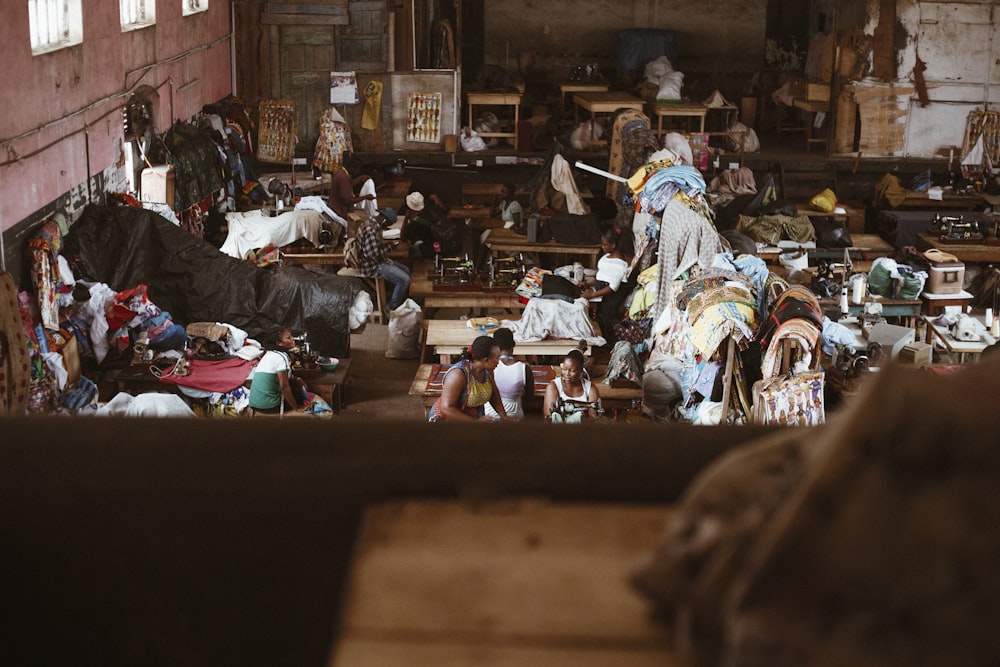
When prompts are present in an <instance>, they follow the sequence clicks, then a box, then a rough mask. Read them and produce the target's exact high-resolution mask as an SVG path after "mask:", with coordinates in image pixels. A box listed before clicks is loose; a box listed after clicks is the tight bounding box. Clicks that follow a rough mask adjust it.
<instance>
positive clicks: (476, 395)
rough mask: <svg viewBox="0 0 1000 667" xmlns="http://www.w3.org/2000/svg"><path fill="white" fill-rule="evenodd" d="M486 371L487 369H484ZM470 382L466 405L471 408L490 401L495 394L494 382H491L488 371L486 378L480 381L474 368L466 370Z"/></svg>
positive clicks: (467, 387)
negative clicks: (473, 370)
mask: <svg viewBox="0 0 1000 667" xmlns="http://www.w3.org/2000/svg"><path fill="white" fill-rule="evenodd" d="M484 372H485V371H484ZM466 377H467V378H468V383H467V384H466V394H465V396H466V398H465V405H466V407H469V408H478V407H481V406H483V405H486V404H487V403H489V402H490V397H491V396H493V383H492V382H490V375H489V373H488V372H486V380H484V381H483V382H480V381H479V380H477V379H476V376H475V374H474V373H473V372H472V369H471V368H469V369H467V371H466Z"/></svg>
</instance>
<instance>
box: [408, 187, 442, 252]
mask: <svg viewBox="0 0 1000 667" xmlns="http://www.w3.org/2000/svg"><path fill="white" fill-rule="evenodd" d="M428 200H429V201H428ZM445 210H446V209H445V206H444V204H443V203H442V202H441V199H440V197H438V196H437V195H430V196H429V197H428V198H427V199H425V198H424V195H423V194H422V193H420V192H411V193H410V194H408V195H406V215H405V216H404V221H403V232H402V235H403V238H404V239H406V240H407V241H409V242H410V255H411V256H413V257H433V256H434V252H435V250H434V241H435V240H436V239H435V237H434V225H436V224H437V223H439V222H441V221H442V220H444V219H445V217H446V213H445Z"/></svg>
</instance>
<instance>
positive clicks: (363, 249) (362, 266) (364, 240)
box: [355, 218, 391, 276]
mask: <svg viewBox="0 0 1000 667" xmlns="http://www.w3.org/2000/svg"><path fill="white" fill-rule="evenodd" d="M355 239H356V243H357V247H358V271H360V272H361V275H364V276H374V275H375V272H376V271H377V270H378V267H380V266H381V265H383V264H385V263H386V262H388V261H390V260H389V252H390V249H391V246H390V245H388V244H387V243H383V241H382V227H381V225H379V223H378V221H377V220H376V219H374V218H369V219H368V220H366V221H365V222H364V223H363V224H362V225H361V226H360V227H359V228H358V231H357V233H356V234H355Z"/></svg>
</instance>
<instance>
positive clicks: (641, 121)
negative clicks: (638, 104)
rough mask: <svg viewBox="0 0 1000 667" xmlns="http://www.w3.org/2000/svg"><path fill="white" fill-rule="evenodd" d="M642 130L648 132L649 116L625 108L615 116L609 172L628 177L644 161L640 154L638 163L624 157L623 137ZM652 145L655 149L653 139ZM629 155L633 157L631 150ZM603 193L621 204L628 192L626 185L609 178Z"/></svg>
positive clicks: (644, 157) (610, 147) (644, 158)
mask: <svg viewBox="0 0 1000 667" xmlns="http://www.w3.org/2000/svg"><path fill="white" fill-rule="evenodd" d="M642 130H645V131H646V132H649V117H648V116H646V114H644V113H642V112H641V111H636V110H635V109H626V110H624V111H622V112H621V113H620V114H618V115H617V116H616V117H615V124H614V127H613V129H612V130H611V145H610V146H609V159H608V172H609V173H612V174H615V175H616V176H621V177H623V178H628V177H629V176H631V175H632V174H633V173H634V172H635V170H636V169H638V168H639V167H640V166H641V165H642V164H643V163H645V161H646V156H645V155H643V156H642V158H641V159H640V160H639V161H638V163H634V162H633V163H629V162H627V161H626V158H625V146H624V138H625V137H626V136H628V135H630V134H632V133H633V132H640V131H642ZM653 145H654V150H655V146H656V142H655V141H654V142H653ZM630 157H632V158H633V159H634V155H631V151H630ZM605 194H606V195H607V196H608V197H610V198H611V199H614V200H615V203H617V204H622V203H624V201H625V198H626V197H627V196H628V194H629V192H628V187H627V186H626V185H625V184H624V183H620V182H618V181H616V180H614V179H610V178H609V179H608V184H607V187H606V189H605Z"/></svg>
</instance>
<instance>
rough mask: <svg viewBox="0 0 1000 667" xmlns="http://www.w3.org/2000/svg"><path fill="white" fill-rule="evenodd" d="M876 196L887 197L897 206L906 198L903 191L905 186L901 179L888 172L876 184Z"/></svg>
mask: <svg viewBox="0 0 1000 667" xmlns="http://www.w3.org/2000/svg"><path fill="white" fill-rule="evenodd" d="M875 198H876V199H885V200H886V201H887V202H889V204H890V205H891V206H892V207H893V208H895V207H897V206H899V205H900V204H902V203H903V200H904V199H906V193H905V192H903V187H902V186H901V185H900V184H899V179H898V178H896V177H895V176H893V175H892V174H888V173H887V174H886V175H885V176H883V177H882V180H880V181H879V182H878V183H876V184H875Z"/></svg>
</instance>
